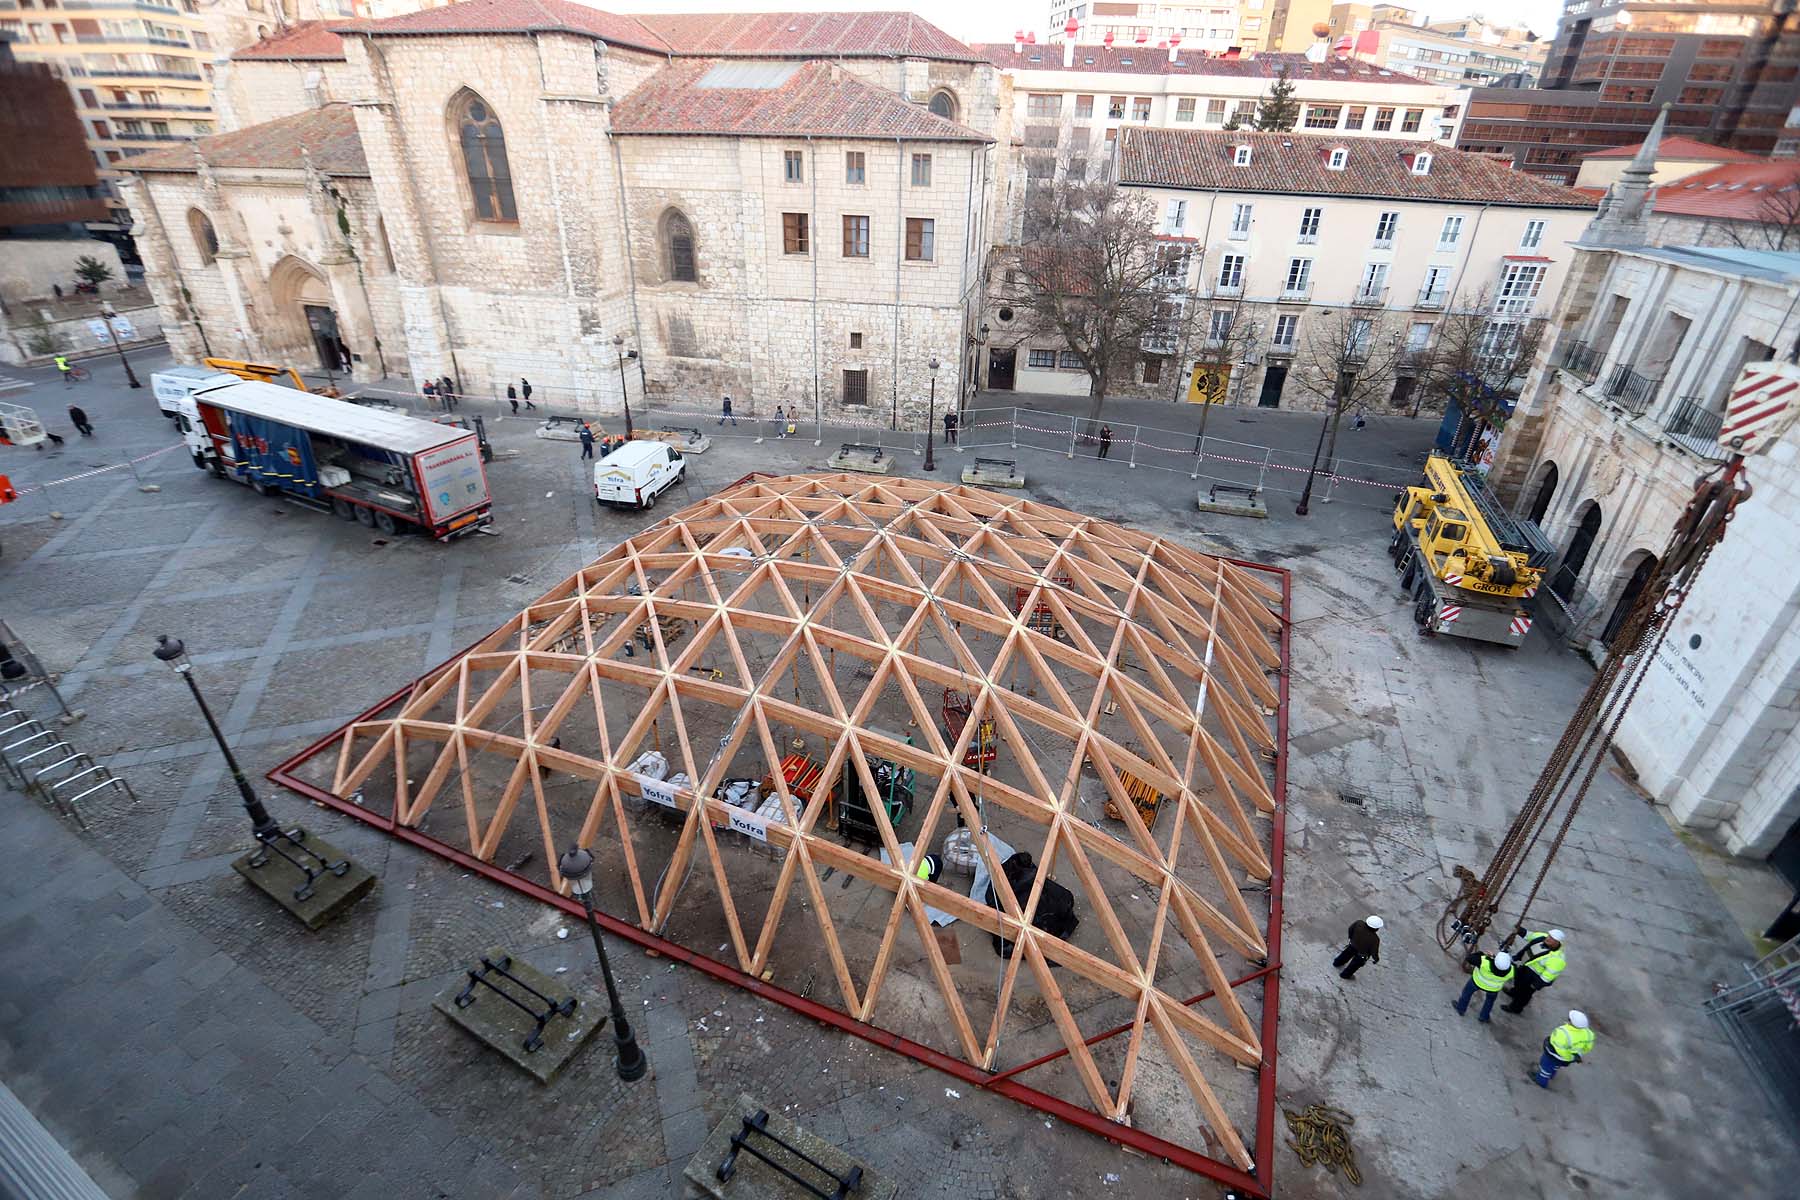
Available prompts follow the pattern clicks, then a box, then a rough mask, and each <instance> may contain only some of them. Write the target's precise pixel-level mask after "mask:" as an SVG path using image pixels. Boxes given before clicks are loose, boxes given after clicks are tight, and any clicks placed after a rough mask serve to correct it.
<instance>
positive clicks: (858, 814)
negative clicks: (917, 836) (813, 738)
mask: <svg viewBox="0 0 1800 1200" xmlns="http://www.w3.org/2000/svg"><path fill="white" fill-rule="evenodd" d="M871 732H873V733H882V734H884V736H887V737H892V738H894V740H895V741H901V740H904V741H905V742H906V744H907V745H909V746H910V745H912V735H911V734H908V735H907V736H906V737H905V739H901V738H899V737H895V735H893V734H891V733H886V731H885V730H879V729H877V730H871ZM869 774H870V775H871V776H873V777H874V780H875V789H876V790H875V794H874V795H870V794H869V791H868V789H867V788H865V787H864V786H863V781H862V775H861V774H860V773H859V772H858V771H857V769H856V764H855V763H853V762H846V763H845V764H844V776H843V785H842V786H841V787H840V788H839V789H838V809H837V819H838V832H839V833H841V834H843V835H844V836H845V837H847V838H849V839H850V840H852V841H858V842H863V843H866V844H867V845H870V846H879V845H880V844H881V827H880V826H878V825H877V824H876V823H875V805H876V804H880V805H881V806H882V807H883V808H884V809H885V810H886V812H887V819H888V824H889V825H890V826H892V827H893V828H894V829H895V830H896V833H895V836H896V837H898V836H899V834H898V832H897V831H898V830H899V828H900V822H902V821H903V820H905V819H906V816H907V814H908V813H910V812H912V807H913V782H914V772H913V769H912V768H911V767H903V766H901V765H900V764H898V763H893V762H889V761H888V760H887V759H885V758H876V757H874V756H873V755H871V756H870V758H869Z"/></svg>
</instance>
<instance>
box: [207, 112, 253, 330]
mask: <svg viewBox="0 0 1800 1200" xmlns="http://www.w3.org/2000/svg"><path fill="white" fill-rule="evenodd" d="M194 171H195V174H197V175H198V176H199V178H200V195H201V197H202V199H203V200H204V201H205V207H204V211H205V212H206V216H207V219H208V220H210V221H211V222H212V223H213V233H214V234H215V235H216V236H217V237H218V239H219V249H218V252H217V253H216V254H215V255H214V256H213V257H214V259H215V260H216V261H215V263H214V264H213V265H214V266H216V267H218V269H219V279H220V281H221V282H222V283H223V284H224V285H225V296H226V298H227V299H228V300H229V301H230V302H231V315H232V320H233V321H235V322H236V328H235V329H234V330H233V331H232V336H231V338H230V339H229V341H230V345H229V347H226V346H220V345H215V346H214V347H213V349H214V350H216V351H218V352H219V356H220V357H221V358H246V359H255V358H262V357H264V355H263V353H262V340H261V337H260V335H259V333H258V316H257V312H256V303H255V300H254V299H253V298H252V297H253V296H254V295H255V288H256V261H255V260H254V259H253V258H252V257H251V256H250V239H249V235H248V234H247V233H246V232H245V230H244V222H243V219H242V218H241V217H239V216H238V213H237V210H236V209H234V208H232V207H231V205H230V204H229V203H227V202H226V200H225V195H224V192H223V190H222V189H221V188H220V187H219V180H218V177H217V176H216V175H214V174H213V169H212V164H211V163H209V162H207V161H206V155H205V153H204V152H202V151H201V149H200V143H198V142H195V143H194Z"/></svg>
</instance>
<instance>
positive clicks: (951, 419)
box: [944, 409, 961, 446]
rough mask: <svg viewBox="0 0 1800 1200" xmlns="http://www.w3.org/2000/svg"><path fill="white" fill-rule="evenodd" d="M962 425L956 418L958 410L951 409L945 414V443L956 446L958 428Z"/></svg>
mask: <svg viewBox="0 0 1800 1200" xmlns="http://www.w3.org/2000/svg"><path fill="white" fill-rule="evenodd" d="M959 424H961V422H960V421H958V420H957V418H956V410H955V409H951V410H950V411H949V412H947V413H945V414H944V441H946V442H948V443H949V444H950V445H952V446H954V445H956V427H957V426H958V425H959Z"/></svg>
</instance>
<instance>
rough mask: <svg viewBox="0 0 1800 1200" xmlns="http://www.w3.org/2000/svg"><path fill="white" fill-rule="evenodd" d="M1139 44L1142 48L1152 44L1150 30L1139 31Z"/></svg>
mask: <svg viewBox="0 0 1800 1200" xmlns="http://www.w3.org/2000/svg"><path fill="white" fill-rule="evenodd" d="M1137 44H1138V45H1140V46H1148V45H1149V44H1150V31H1149V30H1148V29H1140V30H1138V35H1137Z"/></svg>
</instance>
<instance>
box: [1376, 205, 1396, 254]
mask: <svg viewBox="0 0 1800 1200" xmlns="http://www.w3.org/2000/svg"><path fill="white" fill-rule="evenodd" d="M1383 229H1385V230H1387V232H1386V233H1383V232H1382V230H1383ZM1399 232H1400V210H1399V209H1397V208H1393V209H1389V210H1388V211H1386V212H1384V213H1382V214H1381V215H1380V216H1378V217H1376V218H1375V248H1376V249H1377V250H1385V249H1388V248H1389V247H1391V246H1393V244H1394V235H1396V234H1397V233H1399Z"/></svg>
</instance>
